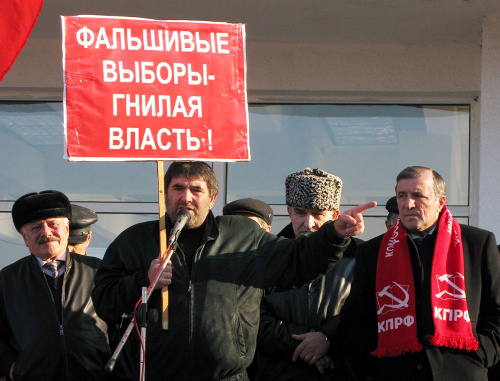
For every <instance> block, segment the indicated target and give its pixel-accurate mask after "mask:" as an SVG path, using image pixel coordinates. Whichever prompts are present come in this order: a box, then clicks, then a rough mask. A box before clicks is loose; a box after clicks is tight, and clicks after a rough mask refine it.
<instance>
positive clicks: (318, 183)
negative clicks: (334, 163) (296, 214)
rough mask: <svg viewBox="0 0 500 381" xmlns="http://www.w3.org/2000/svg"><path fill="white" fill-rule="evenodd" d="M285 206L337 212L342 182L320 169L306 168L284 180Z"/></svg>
mask: <svg viewBox="0 0 500 381" xmlns="http://www.w3.org/2000/svg"><path fill="white" fill-rule="evenodd" d="M285 188H286V204H287V205H288V206H298V207H301V208H308V209H318V210H339V209H340V194H341V193H342V180H341V179H340V177H337V176H335V175H332V174H331V173H328V172H325V171H323V170H321V169H312V168H306V169H304V170H303V171H300V172H296V173H292V174H291V175H288V176H287V178H286V180H285Z"/></svg>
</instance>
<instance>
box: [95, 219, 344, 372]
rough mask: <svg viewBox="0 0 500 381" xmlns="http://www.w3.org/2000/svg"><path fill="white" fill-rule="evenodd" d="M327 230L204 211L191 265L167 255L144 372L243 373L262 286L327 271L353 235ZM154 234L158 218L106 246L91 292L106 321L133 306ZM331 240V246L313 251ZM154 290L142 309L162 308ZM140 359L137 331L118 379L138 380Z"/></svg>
mask: <svg viewBox="0 0 500 381" xmlns="http://www.w3.org/2000/svg"><path fill="white" fill-rule="evenodd" d="M332 227H333V226H332V225H331V226H329V227H328V226H325V229H322V230H320V231H319V232H317V233H315V234H314V235H311V236H310V237H309V238H306V237H304V239H299V240H288V239H283V238H277V237H276V236H275V235H272V234H269V233H266V232H265V231H264V230H263V229H261V228H260V227H259V226H258V225H257V224H256V223H255V222H254V221H251V220H250V219H248V218H246V217H241V216H220V217H217V218H214V217H213V215H212V213H210V214H209V216H208V218H207V223H206V226H205V233H204V237H203V239H202V242H201V244H200V246H199V248H198V250H197V251H196V255H195V258H194V263H193V267H192V272H191V273H189V272H188V271H187V268H186V262H185V258H184V255H183V253H182V251H180V250H178V252H176V253H175V254H174V255H173V256H172V263H173V279H172V284H171V285H170V286H169V330H167V331H165V330H162V329H161V325H160V322H158V323H154V322H150V323H148V327H147V339H146V347H147V350H146V353H147V355H146V365H147V367H146V375H147V379H148V380H165V379H170V380H176V381H181V380H218V379H221V378H224V377H229V376H233V375H236V374H239V373H241V372H244V371H245V369H246V368H247V367H248V366H249V365H250V362H251V361H252V359H253V355H254V351H255V346H256V338H257V330H258V324H259V304H260V300H261V298H262V295H263V289H264V288H268V287H273V286H276V287H279V288H281V289H286V288H290V287H291V286H294V285H301V284H304V283H305V282H308V281H310V280H311V279H313V278H315V277H316V276H317V275H318V274H319V273H321V272H324V271H326V270H328V268H329V266H330V265H332V264H333V263H335V262H336V261H337V260H338V259H339V258H340V257H341V255H342V251H343V250H344V249H345V247H346V246H347V244H348V243H349V241H350V240H344V239H341V238H339V237H337V236H336V235H335V234H332V231H333V228H332ZM158 231H159V230H158V222H157V221H154V222H147V223H142V224H139V225H135V226H133V227H131V228H129V229H127V230H125V231H124V232H123V233H122V234H120V235H119V236H118V237H117V239H116V240H115V241H114V242H113V243H112V244H111V245H110V246H109V247H108V250H107V251H106V254H105V256H104V259H103V262H102V264H101V267H100V268H99V271H98V272H97V275H96V287H95V288H94V291H93V293H92V297H93V299H94V303H95V305H96V309H97V312H98V314H99V315H100V316H101V317H102V318H104V319H105V320H107V321H110V322H114V321H117V320H118V319H119V318H120V316H121V314H122V313H123V312H127V313H130V312H131V311H132V309H133V307H134V305H135V304H136V302H137V301H138V300H139V298H140V296H141V288H142V287H143V286H148V285H149V281H148V278H147V272H148V268H149V265H150V263H151V261H152V260H153V259H155V258H157V257H158V254H159V245H158V235H159V234H158ZM327 233H328V234H327ZM179 239H182V232H181V236H180V238H179ZM331 246H333V247H335V250H330V252H328V250H318V248H325V247H331ZM160 297H161V295H160V292H159V291H155V292H153V293H152V295H151V298H150V299H149V307H150V308H156V309H159V308H160V304H161V300H160ZM139 356H140V348H139V345H138V338H137V335H136V334H135V332H134V334H133V335H131V337H130V338H129V339H128V341H127V344H126V345H125V347H124V349H123V352H122V356H121V361H119V364H117V371H118V372H120V373H122V374H123V379H127V380H136V379H138V373H137V372H138V370H139V364H138V362H139Z"/></svg>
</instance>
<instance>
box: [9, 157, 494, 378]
mask: <svg viewBox="0 0 500 381" xmlns="http://www.w3.org/2000/svg"><path fill="white" fill-rule="evenodd" d="M342 185H343V184H342V180H341V179H340V178H339V177H338V176H335V175H333V174H331V173H328V172H326V171H323V170H321V169H312V168H306V169H304V170H302V171H299V172H295V173H292V174H290V175H288V176H287V177H286V180H285V199H286V205H287V211H288V214H289V217H290V224H289V225H287V226H286V227H285V228H284V229H283V230H282V231H281V232H279V233H278V234H277V235H274V234H270V233H269V232H270V231H271V226H272V223H273V216H274V214H273V210H272V208H271V207H270V206H269V205H267V204H266V203H264V202H262V201H260V200H256V199H253V198H245V199H241V200H236V201H234V202H231V203H229V204H227V205H226V206H225V207H224V209H223V215H222V216H214V215H213V213H212V211H211V209H212V207H213V205H214V203H215V200H216V197H217V195H218V183H217V179H216V177H215V173H214V172H213V170H212V168H211V167H210V166H209V165H207V164H206V163H203V162H174V163H172V164H171V165H170V166H169V168H168V170H167V172H166V174H165V189H166V191H165V203H166V214H167V218H166V225H167V230H168V231H171V230H172V229H173V228H174V227H175V226H176V222H177V220H178V218H179V216H182V215H184V214H185V213H186V211H187V212H188V213H189V219H187V222H186V220H185V221H184V222H185V226H184V228H183V229H182V231H180V233H179V234H178V236H177V239H176V240H175V242H174V245H175V247H174V248H175V254H174V255H173V256H172V257H171V259H170V261H168V263H164V262H163V261H164V260H165V259H164V256H163V254H164V253H161V252H160V239H159V231H160V224H159V221H149V222H144V223H140V224H137V225H134V226H131V227H129V228H128V229H126V230H125V231H123V232H122V233H121V234H119V235H118V237H116V239H115V240H114V241H113V242H112V243H111V244H110V245H109V247H108V248H107V250H106V253H105V255H104V258H103V259H102V261H101V260H99V259H97V258H93V257H92V256H89V255H87V251H86V249H87V247H88V246H89V244H90V240H91V238H92V231H91V229H90V226H91V225H92V224H94V223H95V222H96V221H97V220H98V217H97V214H96V213H95V212H93V211H91V210H89V209H87V208H83V207H81V206H78V205H72V204H71V203H70V201H69V200H68V198H67V197H66V195H64V194H63V193H61V192H58V191H42V192H40V193H29V194H26V195H24V196H22V197H20V198H19V199H18V200H17V201H16V202H15V203H14V206H13V208H12V218H13V222H14V226H15V227H16V229H17V230H18V231H19V233H20V234H21V236H22V238H23V240H24V242H25V244H26V246H27V247H28V250H29V253H30V255H29V256H27V257H25V258H23V259H21V260H19V261H17V262H15V263H13V264H11V265H9V266H7V267H5V268H4V269H2V270H1V271H0V377H1V376H3V377H5V379H8V380H16V381H17V380H34V379H42V380H138V379H139V380H143V379H147V380H175V381H184V380H200V381H202V380H210V381H212V380H213V381H215V380H218V381H233V380H234V381H239V380H241V381H249V380H255V381H264V380H265V381H272V380H298V381H300V380H304V381H314V380H317V381H334V380H343V381H349V380H352V381H376V380H384V381H386V380H415V381H427V380H434V381H441V380H443V381H445V380H454V381H455V380H478V381H480V380H484V381H486V380H488V375H490V377H491V376H492V375H493V374H494V372H493V371H491V370H490V372H488V368H492V367H493V366H494V365H495V364H496V363H497V362H498V360H499V359H500V349H499V346H500V255H499V250H498V247H497V243H496V240H495V237H494V235H493V233H491V232H488V231H485V230H482V229H478V228H475V227H471V226H467V225H462V224H459V223H458V222H457V221H456V220H455V219H454V218H453V216H452V215H451V212H450V210H449V209H448V208H447V205H446V189H445V182H444V180H443V179H442V177H441V176H440V175H439V174H438V173H437V172H436V171H434V170H432V169H429V168H425V167H419V166H412V167H408V168H405V169H403V170H402V171H401V172H400V173H399V174H398V176H397V178H396V184H395V191H396V195H395V197H393V198H391V199H390V200H388V202H387V203H386V208H387V211H388V216H387V221H386V227H387V232H386V233H385V234H382V235H380V236H378V237H375V238H373V239H371V240H368V241H366V242H363V241H361V240H359V239H357V238H354V236H357V235H360V234H361V233H363V231H364V220H363V212H364V211H365V210H367V209H369V208H372V207H374V206H376V203H375V202H367V203H366V204H363V205H360V206H357V207H354V208H352V209H349V210H347V211H345V212H344V213H340V199H341V192H342ZM153 281H155V283H154V285H155V287H154V290H151V294H150V298H149V300H148V303H147V304H148V308H149V309H150V310H151V311H162V309H163V307H164V305H165V303H166V301H165V296H164V295H165V294H164V292H163V291H162V290H165V287H168V329H166V328H167V327H165V326H164V325H163V324H162V316H161V313H160V317H159V318H158V319H153V318H150V319H148V320H147V323H146V324H144V321H143V324H144V325H146V326H147V329H146V331H147V340H146V338H145V337H143V336H142V335H141V334H140V333H141V330H139V329H137V330H133V331H132V333H131V334H130V335H129V336H128V337H126V340H124V341H122V342H119V340H116V336H117V335H121V334H123V332H124V330H125V328H126V326H127V323H128V322H129V321H130V318H131V317H133V320H138V317H137V315H134V311H135V310H136V307H137V305H138V304H139V302H140V300H141V297H142V296H143V289H145V288H146V287H149V286H151V285H152V282H153ZM134 316H135V317H134ZM148 316H149V315H148ZM133 320H132V322H133ZM111 335H114V336H115V339H113V340H110V336H111ZM110 342H111V344H110ZM117 344H118V348H117ZM115 350H118V351H119V356H118V358H117V362H116V367H114V368H113V371H112V372H110V371H109V370H110V369H109V368H107V369H106V364H107V363H108V361H109V359H110V358H111V356H112V353H113V351H115ZM490 381H491V378H490Z"/></svg>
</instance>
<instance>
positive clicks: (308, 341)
mask: <svg viewBox="0 0 500 381" xmlns="http://www.w3.org/2000/svg"><path fill="white" fill-rule="evenodd" d="M292 338H293V339H295V340H299V341H301V343H300V344H299V346H298V347H297V348H296V349H295V352H294V353H293V356H292V360H293V361H296V360H297V359H298V358H300V359H301V360H303V361H305V362H306V363H308V364H311V365H312V364H315V363H316V361H318V360H319V359H320V358H321V357H323V356H324V355H325V354H326V353H327V352H328V349H329V348H330V342H329V341H328V340H326V338H325V334H324V333H323V332H307V333H304V334H302V335H292Z"/></svg>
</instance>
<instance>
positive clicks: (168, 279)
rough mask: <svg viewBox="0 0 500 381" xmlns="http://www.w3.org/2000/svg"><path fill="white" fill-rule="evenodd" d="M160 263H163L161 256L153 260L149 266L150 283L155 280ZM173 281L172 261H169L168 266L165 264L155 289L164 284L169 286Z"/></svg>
mask: <svg viewBox="0 0 500 381" xmlns="http://www.w3.org/2000/svg"><path fill="white" fill-rule="evenodd" d="M160 263H161V259H160V258H157V259H154V260H153V261H151V265H150V266H149V270H148V277H149V283H151V282H152V281H153V279H154V277H155V275H156V272H157V271H158V267H159V266H160ZM171 283H172V262H171V261H169V262H168V263H167V266H165V269H164V270H163V273H162V274H161V275H160V277H159V278H158V283H156V286H155V290H157V289H159V288H162V287H164V286H168V285H169V284H171Z"/></svg>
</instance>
